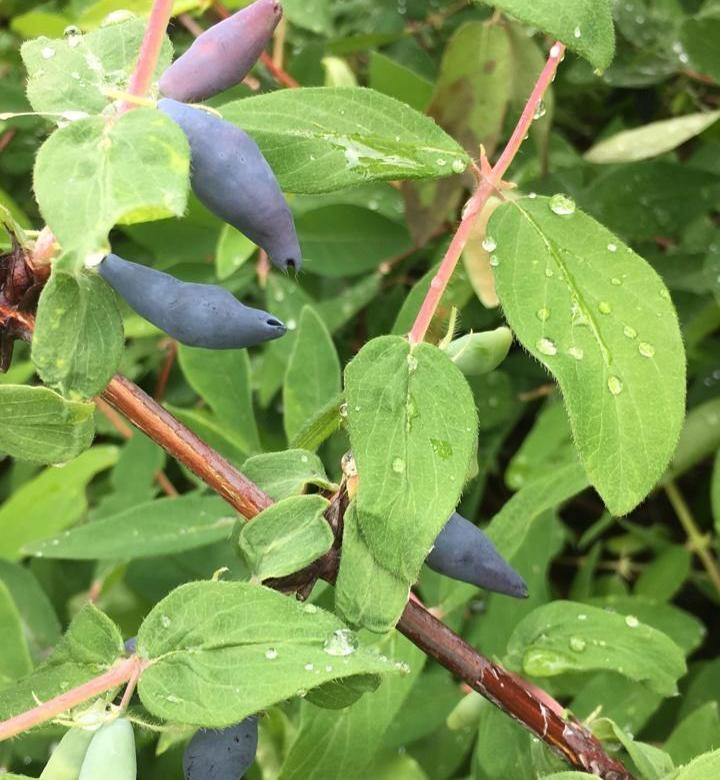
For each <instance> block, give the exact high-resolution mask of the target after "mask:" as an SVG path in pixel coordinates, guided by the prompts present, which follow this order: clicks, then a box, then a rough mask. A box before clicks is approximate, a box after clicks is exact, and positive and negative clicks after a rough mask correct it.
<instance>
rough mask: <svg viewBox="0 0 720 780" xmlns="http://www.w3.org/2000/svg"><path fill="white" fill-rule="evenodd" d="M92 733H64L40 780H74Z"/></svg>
mask: <svg viewBox="0 0 720 780" xmlns="http://www.w3.org/2000/svg"><path fill="white" fill-rule="evenodd" d="M94 735H95V732H94V731H89V730H87V729H81V728H73V729H69V730H68V731H66V732H65V734H64V736H63V738H62V739H61V740H60V744H59V745H58V746H57V747H56V748H55V749H54V750H53V752H52V753H51V755H50V760H49V761H48V762H47V764H46V765H45V769H43V771H42V774H41V775H40V780H74V779H75V778H77V777H79V774H80V770H81V769H82V763H83V759H84V758H85V754H86V753H87V750H88V747H89V746H90V742H91V741H92V738H93V736H94Z"/></svg>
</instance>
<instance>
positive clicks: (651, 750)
mask: <svg viewBox="0 0 720 780" xmlns="http://www.w3.org/2000/svg"><path fill="white" fill-rule="evenodd" d="M593 733H594V734H595V736H599V737H601V738H602V739H616V740H617V741H618V742H619V743H620V744H621V745H622V746H623V747H624V748H625V750H626V751H627V753H628V755H629V756H630V758H631V759H632V761H633V763H634V764H635V766H636V767H637V768H638V771H639V772H640V776H641V777H642V778H643V780H663V778H667V777H668V775H669V773H671V772H672V771H673V769H675V765H674V764H673V762H672V759H671V758H670V756H669V755H668V754H667V753H666V752H665V751H664V750H661V749H660V748H657V747H655V746H654V745H648V744H646V743H644V742H638V741H636V740H635V739H634V738H633V737H632V736H631V735H630V734H627V733H626V732H625V731H623V729H621V728H620V726H618V724H617V723H615V722H614V721H612V720H610V719H609V718H599V719H598V720H597V721H595V722H594V723H593Z"/></svg>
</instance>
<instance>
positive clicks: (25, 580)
mask: <svg viewBox="0 0 720 780" xmlns="http://www.w3.org/2000/svg"><path fill="white" fill-rule="evenodd" d="M0 582H2V583H3V584H4V586H5V587H6V588H7V590H8V592H9V593H10V595H11V596H12V599H13V601H14V602H15V604H16V605H17V608H18V612H19V613H20V619H21V621H22V630H23V634H24V636H25V638H26V639H27V643H28V647H29V649H30V654H31V656H32V658H33V660H35V661H40V660H41V659H44V658H46V657H47V655H48V651H49V650H50V649H51V648H52V647H54V646H55V645H56V644H57V642H58V640H59V639H60V634H61V629H60V621H59V620H58V619H57V616H56V614H55V610H54V609H53V606H52V604H51V603H50V599H49V598H48V597H47V595H46V593H45V591H44V590H43V589H42V588H41V587H40V583H39V582H38V581H37V579H36V577H35V575H34V574H33V573H32V572H31V571H30V570H29V569H27V568H26V567H24V566H21V565H20V564H17V563H11V562H10V561H3V560H0Z"/></svg>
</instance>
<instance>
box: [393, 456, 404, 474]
mask: <svg viewBox="0 0 720 780" xmlns="http://www.w3.org/2000/svg"><path fill="white" fill-rule="evenodd" d="M392 470H393V471H394V472H395V473H396V474H402V473H403V472H404V471H405V461H404V460H403V459H402V458H393V462H392Z"/></svg>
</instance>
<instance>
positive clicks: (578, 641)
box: [570, 636, 587, 653]
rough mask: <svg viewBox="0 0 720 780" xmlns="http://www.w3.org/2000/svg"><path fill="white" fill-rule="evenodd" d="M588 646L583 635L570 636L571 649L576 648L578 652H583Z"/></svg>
mask: <svg viewBox="0 0 720 780" xmlns="http://www.w3.org/2000/svg"><path fill="white" fill-rule="evenodd" d="M586 647H587V642H586V641H585V640H584V639H583V638H582V637H581V636H571V637H570V649H571V650H574V651H575V652H576V653H582V651H583V650H584V649H585V648H586Z"/></svg>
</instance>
